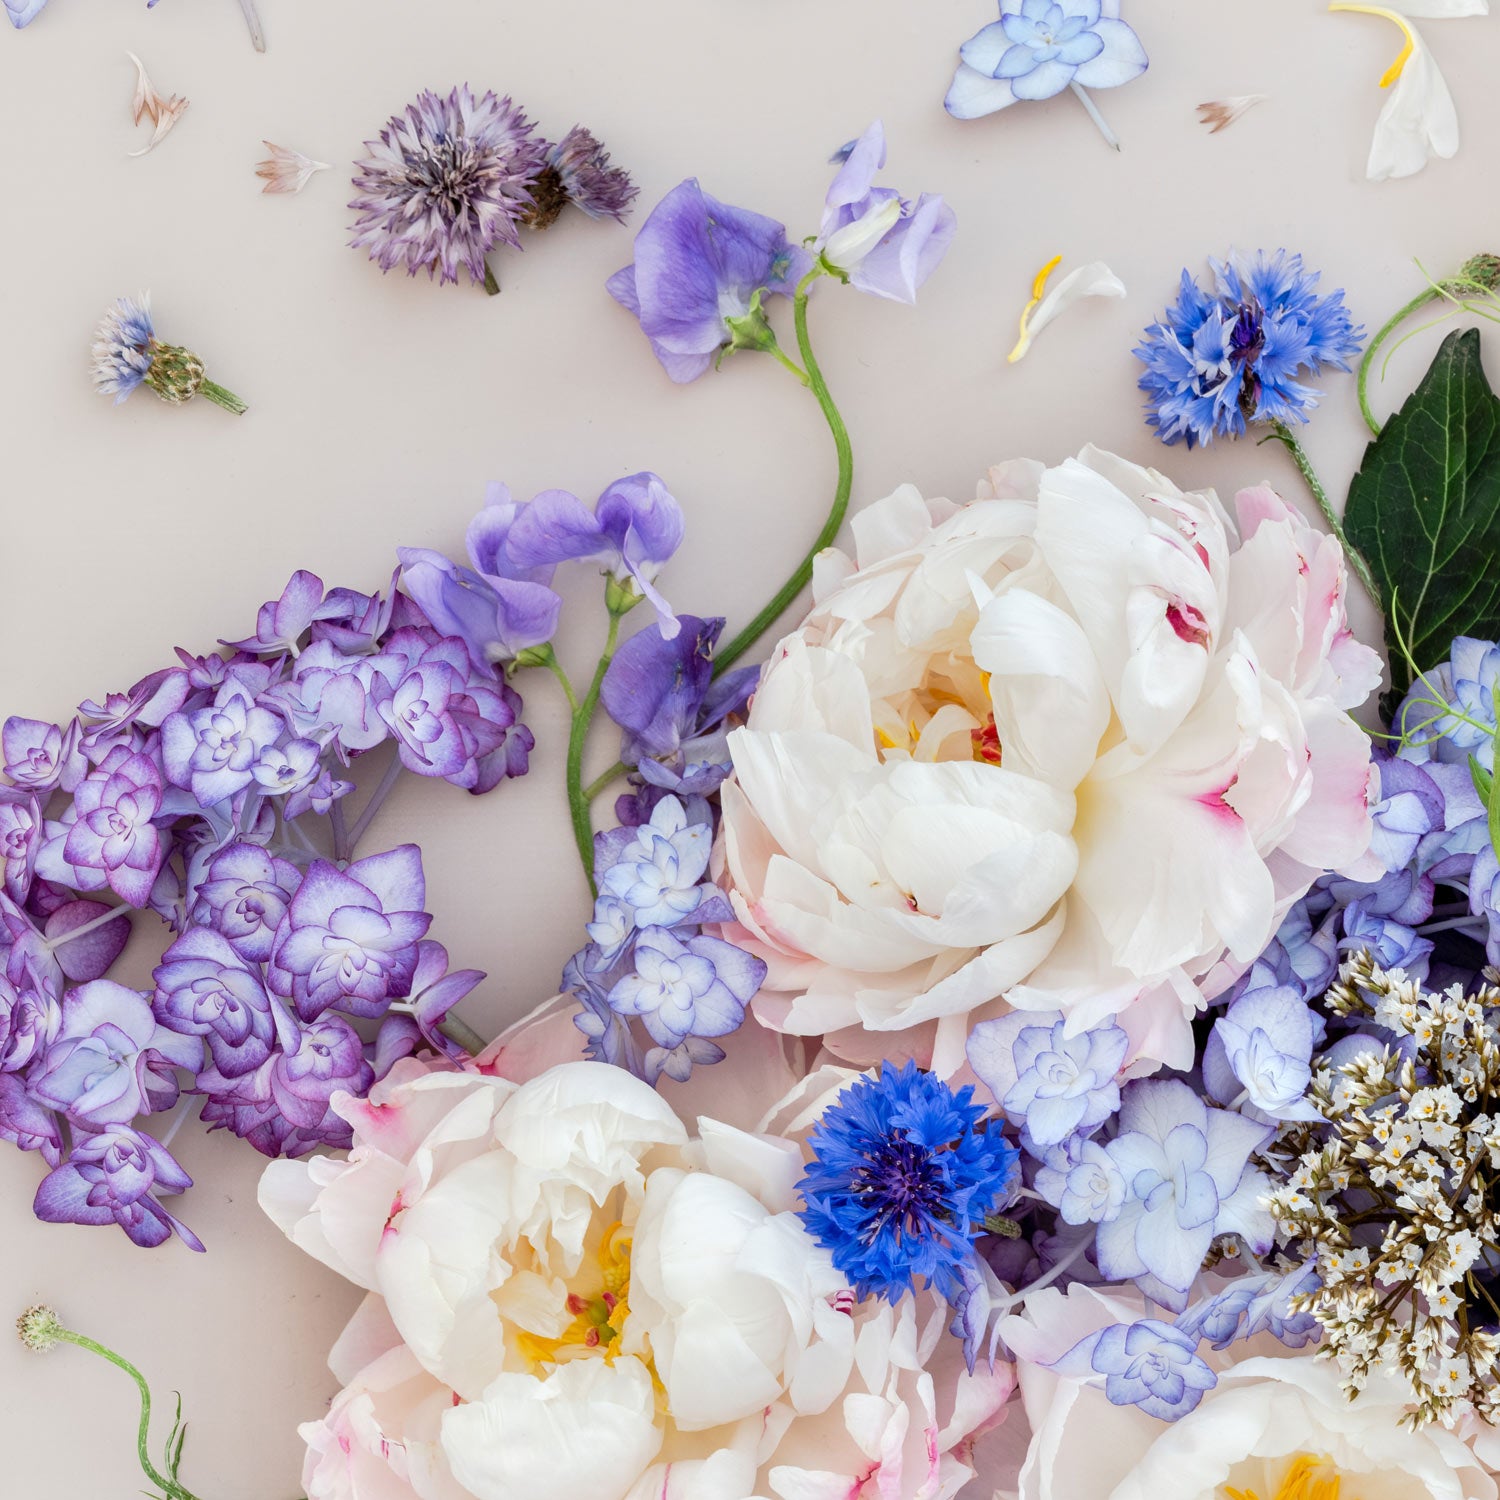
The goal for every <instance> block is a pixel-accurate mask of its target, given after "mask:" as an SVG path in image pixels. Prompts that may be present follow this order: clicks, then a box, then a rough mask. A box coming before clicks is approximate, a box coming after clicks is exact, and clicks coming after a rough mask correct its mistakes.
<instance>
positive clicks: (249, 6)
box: [240, 0, 266, 52]
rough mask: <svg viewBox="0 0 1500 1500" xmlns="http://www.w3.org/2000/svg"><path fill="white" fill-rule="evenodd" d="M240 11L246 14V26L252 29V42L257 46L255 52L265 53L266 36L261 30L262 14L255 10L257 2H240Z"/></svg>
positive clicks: (250, 0)
mask: <svg viewBox="0 0 1500 1500" xmlns="http://www.w3.org/2000/svg"><path fill="white" fill-rule="evenodd" d="M240 9H241V10H242V11H244V13H245V24H246V25H247V26H248V27H249V28H250V40H251V41H252V42H253V43H254V44H255V50H256V51H257V52H264V51H265V50H266V34H265V32H264V30H262V28H261V24H260V13H259V12H258V11H257V10H256V8H255V0H240Z"/></svg>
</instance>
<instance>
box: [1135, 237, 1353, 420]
mask: <svg viewBox="0 0 1500 1500" xmlns="http://www.w3.org/2000/svg"><path fill="white" fill-rule="evenodd" d="M1210 265H1211V266H1212V268H1213V287H1212V289H1211V290H1209V291H1205V290H1204V289H1203V288H1202V287H1200V286H1199V285H1198V283H1197V282H1196V281H1195V280H1194V279H1193V277H1192V275H1191V274H1190V273H1189V272H1187V271H1184V272H1183V273H1182V286H1181V288H1180V291H1179V293H1178V298H1177V301H1176V302H1175V303H1173V304H1172V306H1170V307H1169V308H1168V309H1167V311H1166V313H1165V314H1164V315H1163V317H1162V319H1161V320H1160V321H1158V322H1155V323H1153V324H1151V326H1150V327H1149V328H1147V329H1146V334H1145V338H1144V340H1143V341H1142V342H1141V343H1140V344H1139V345H1137V347H1136V349H1135V351H1134V352H1135V356H1136V358H1137V359H1139V360H1140V361H1141V363H1142V364H1144V365H1145V366H1146V373H1145V374H1144V375H1142V376H1141V379H1140V387H1141V389H1142V390H1143V391H1144V392H1145V393H1146V398H1147V400H1146V405H1147V410H1148V412H1149V415H1148V416H1147V418H1146V421H1147V424H1148V425H1149V426H1151V427H1154V428H1155V429H1156V431H1157V435H1158V436H1159V437H1160V438H1161V440H1162V441H1163V442H1164V443H1176V442H1179V441H1181V440H1184V439H1185V440H1186V441H1187V445H1188V446H1189V447H1190V448H1191V447H1192V446H1193V445H1194V444H1195V443H1208V442H1212V440H1213V439H1214V438H1215V437H1216V436H1218V437H1238V436H1240V435H1241V434H1242V433H1243V432H1244V431H1245V424H1246V423H1247V422H1284V423H1289V422H1305V421H1306V420H1307V413H1308V412H1309V411H1311V410H1312V409H1313V407H1315V406H1316V405H1317V404H1318V401H1319V399H1320V397H1321V393H1320V392H1318V391H1315V390H1313V389H1312V388H1311V387H1310V386H1307V385H1304V384H1303V383H1302V382H1301V380H1300V379H1299V378H1298V377H1299V376H1302V375H1304V374H1306V375H1316V374H1318V373H1319V371H1321V370H1322V369H1323V367H1324V366H1325V365H1331V366H1333V367H1334V368H1335V369H1339V370H1347V369H1348V368H1349V360H1350V359H1351V358H1352V357H1353V356H1354V355H1355V354H1357V353H1358V352H1359V347H1360V341H1361V339H1362V337H1363V335H1364V329H1363V328H1357V327H1355V325H1354V322H1353V320H1352V319H1351V318H1350V316H1349V310H1348V308H1347V307H1345V306H1344V294H1343V292H1341V291H1339V292H1334V293H1333V294H1332V295H1330V296H1326V297H1320V296H1318V295H1317V294H1316V292H1315V291H1314V288H1315V287H1316V286H1317V284H1318V273H1317V272H1315V271H1305V270H1304V269H1303V267H1302V257H1301V256H1300V255H1288V254H1287V252H1286V251H1285V250H1278V251H1277V252H1276V253H1275V254H1274V255H1271V254H1268V253H1267V252H1266V251H1264V250H1260V251H1257V252H1256V253H1255V255H1254V256H1253V257H1245V256H1235V255H1231V256H1230V258H1229V259H1228V260H1227V261H1211V262H1210Z"/></svg>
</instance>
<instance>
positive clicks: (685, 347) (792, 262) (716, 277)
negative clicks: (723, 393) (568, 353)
mask: <svg viewBox="0 0 1500 1500" xmlns="http://www.w3.org/2000/svg"><path fill="white" fill-rule="evenodd" d="M805 264H806V255H805V253H804V252H802V251H800V250H794V249H793V248H792V246H791V245H790V244H788V243H787V237H786V228H785V226H784V225H781V224H778V223H777V222H776V220H774V219H767V218H765V217H764V216H763V215H761V214H756V213H751V212H749V211H748V210H747V209H743V208H734V207H732V206H731V205H729V204H727V203H720V202H719V201H718V199H716V198H711V197H709V195H708V194H707V193H705V192H704V191H703V189H702V188H701V187H699V186H698V180H697V178H695V177H690V178H688V179H687V181H686V182H681V183H679V184H678V185H677V186H676V187H675V188H673V189H672V191H671V192H670V193H668V194H667V196H666V197H665V198H663V199H662V200H661V202H660V203H658V204H657V205H656V207H655V208H654V209H652V211H651V215H650V217H649V218H648V219H647V220H646V222H645V223H644V224H643V225H642V226H641V228H640V231H639V233H638V234H637V235H636V237H635V261H634V263H633V264H632V265H629V266H626V267H625V269H624V270H623V271H617V272H616V273H615V274H614V275H613V276H611V277H610V279H609V281H608V283H607V286H608V290H609V294H610V296H611V297H613V298H614V299H615V301H616V302H618V303H619V304H620V306H621V307H623V308H624V309H625V310H626V311H627V312H629V313H631V314H633V315H634V316H635V318H636V319H637V320H638V321H639V323H640V325H641V332H642V333H644V334H645V335H646V337H647V338H648V339H650V340H651V348H652V351H653V352H654V353H655V355H656V357H657V359H658V360H660V361H661V365H662V368H663V369H664V370H665V371H666V372H667V374H668V375H669V376H670V377H671V378H672V379H673V380H675V381H677V382H679V383H684V382H686V381H689V380H696V379H697V378H698V377H699V376H700V375H703V374H705V373H706V372H707V371H708V369H709V366H711V365H712V364H713V363H714V360H715V358H716V357H717V356H719V355H720V353H721V352H722V351H723V350H725V349H728V348H731V347H734V346H735V344H736V343H737V337H736V330H735V329H734V328H733V327H732V326H731V320H739V319H746V318H749V319H752V320H758V321H759V322H760V323H761V324H762V325H764V315H763V314H762V313H760V310H759V309H760V301H761V298H762V297H765V296H773V295H776V294H778V293H779V294H783V295H785V294H786V292H787V290H788V286H789V284H790V283H793V282H795V281H796V280H797V278H798V277H799V276H800V275H801V274H802V272H803V270H804V268H805ZM766 332H767V333H769V330H768V329H767V330H766ZM754 336H755V335H754V334H752V335H751V337H752V338H754Z"/></svg>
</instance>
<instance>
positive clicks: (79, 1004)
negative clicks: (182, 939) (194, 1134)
mask: <svg viewBox="0 0 1500 1500" xmlns="http://www.w3.org/2000/svg"><path fill="white" fill-rule="evenodd" d="M202 1058H203V1052H202V1046H201V1044H200V1043H199V1042H198V1041H197V1040H196V1039H195V1038H193V1037H185V1036H180V1035H178V1034H177V1033H175V1032H173V1031H169V1030H167V1029H166V1028H165V1027H163V1026H161V1025H160V1024H159V1023H158V1022H157V1019H156V1017H155V1016H154V1015H153V1014H152V1011H151V1006H150V1005H149V1004H148V1003H147V1001H146V1000H145V998H144V997H143V996H141V995H139V994H137V993H136V991H134V990H128V989H126V988H125V986H124V985H122V984H114V983H112V982H111V981H110V980H108V979H96V980H94V981H93V982H92V983H90V984H84V985H80V986H79V987H78V988H77V989H75V990H69V991H68V993H67V994H66V995H64V996H63V1001H62V1014H61V1017H60V1020H59V1025H58V1030H57V1034H56V1036H55V1037H53V1039H52V1040H51V1041H50V1042H48V1044H47V1048H46V1050H45V1051H44V1052H43V1053H42V1054H41V1055H40V1057H38V1058H37V1059H36V1060H35V1061H34V1062H33V1063H32V1064H31V1066H30V1067H29V1068H28V1069H27V1073H26V1086H27V1088H28V1089H29V1090H30V1092H31V1094H32V1096H33V1097H34V1098H35V1099H37V1100H38V1101H39V1102H40V1103H42V1104H45V1105H46V1106H47V1107H48V1108H49V1109H56V1110H59V1111H61V1112H62V1113H64V1114H66V1115H67V1117H68V1118H69V1119H70V1120H72V1121H74V1122H75V1123H76V1124H79V1125H82V1126H85V1127H86V1128H89V1129H100V1128H102V1127H104V1126H106V1125H124V1124H127V1123H128V1122H129V1121H131V1120H133V1119H134V1118H135V1117H136V1116H137V1115H138V1114H143V1113H148V1112H150V1111H152V1110H159V1109H169V1108H171V1106H172V1104H173V1103H174V1102H175V1101H176V1098H177V1092H178V1086H177V1077H176V1073H175V1069H177V1068H196V1067H197V1066H198V1064H199V1063H200V1062H201V1061H202Z"/></svg>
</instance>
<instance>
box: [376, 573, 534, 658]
mask: <svg viewBox="0 0 1500 1500" xmlns="http://www.w3.org/2000/svg"><path fill="white" fill-rule="evenodd" d="M398 555H399V556H400V558H401V581H402V583H403V584H404V585H405V587H406V590H407V592H408V593H409V594H410V595H411V596H412V598H413V599H415V600H416V601H417V603H418V604H420V605H421V607H422V610H423V612H424V613H425V614H426V616H427V618H428V619H429V620H431V621H432V623H433V625H434V627H436V629H438V630H440V631H442V633H443V634H444V635H450V636H457V637H458V639H459V640H461V641H462V642H463V643H464V645H465V646H466V647H467V648H468V651H469V656H470V658H471V659H472V660H473V663H474V665H475V666H476V667H478V668H481V669H483V670H485V671H492V670H493V667H494V663H496V662H501V661H511V660H513V659H514V658H515V657H516V656H518V655H519V654H520V653H521V652H522V651H525V650H526V649H527V648H529V647H531V646H541V645H544V644H545V643H546V642H547V641H550V640H551V639H552V637H553V636H554V635H556V633H557V622H558V617H559V615H560V614H561V611H562V599H561V597H560V596H559V595H557V594H555V593H553V591H552V590H551V589H550V588H548V587H547V586H546V584H544V583H531V582H528V581H526V580H524V579H512V578H486V577H484V576H483V575H481V574H479V573H476V572H475V571H474V570H473V569H472V568H465V567H463V566H461V565H460V564H458V563H455V562H450V561H449V560H448V559H447V558H446V557H444V556H443V555H442V553H440V552H430V551H428V550H427V549H426V548H425V547H402V548H400V549H399V552H398Z"/></svg>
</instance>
